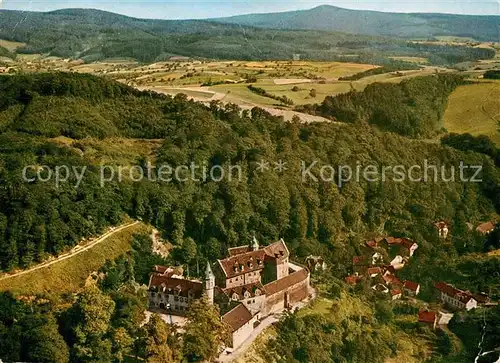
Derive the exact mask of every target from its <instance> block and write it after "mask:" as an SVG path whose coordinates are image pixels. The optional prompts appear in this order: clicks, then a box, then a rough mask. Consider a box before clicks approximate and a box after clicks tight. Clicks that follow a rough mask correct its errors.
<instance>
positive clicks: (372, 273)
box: [366, 267, 382, 278]
mask: <svg viewBox="0 0 500 363" xmlns="http://www.w3.org/2000/svg"><path fill="white" fill-rule="evenodd" d="M366 272H367V274H368V276H370V278H374V277H377V276H378V275H381V274H382V269H381V268H380V267H370V268H369V269H368V270H367V271H366Z"/></svg>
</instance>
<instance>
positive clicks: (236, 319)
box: [222, 304, 252, 332]
mask: <svg viewBox="0 0 500 363" xmlns="http://www.w3.org/2000/svg"><path fill="white" fill-rule="evenodd" d="M250 320H252V313H251V312H250V311H249V310H248V309H247V308H246V306H245V305H243V304H238V305H237V306H236V307H235V308H234V309H232V310H230V311H229V312H227V313H226V314H224V315H223V316H222V321H223V322H225V323H226V324H228V325H229V326H230V327H231V331H232V332H235V331H237V330H238V329H240V328H241V327H242V326H243V325H245V324H246V323H248V322H249V321H250Z"/></svg>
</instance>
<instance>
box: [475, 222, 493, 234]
mask: <svg viewBox="0 0 500 363" xmlns="http://www.w3.org/2000/svg"><path fill="white" fill-rule="evenodd" d="M494 229H495V223H494V222H492V221H490V222H486V223H482V224H480V225H479V226H477V228H476V231H478V232H480V233H489V232H491V231H493V230H494Z"/></svg>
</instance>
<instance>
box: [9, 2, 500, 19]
mask: <svg viewBox="0 0 500 363" xmlns="http://www.w3.org/2000/svg"><path fill="white" fill-rule="evenodd" d="M326 4H327V5H335V6H339V7H343V8H348V9H364V10H377V11H386V12H434V13H453V14H476V15H483V14H484V15H500V0H417V1H405V0H398V1H395V0H383V1H380V0H351V1H346V0H338V1H337V0H323V1H321V0H320V1H316V0H253V1H252V0H219V1H213V0H194V1H190V0H145V1H139V0H74V1H64V0H0V9H12V10H32V11H51V10H56V9H64V8H94V9H101V10H107V11H112V12H115V13H120V14H124V15H129V16H134V17H138V18H157V19H200V18H214V17H224V16H232V15H239V14H248V13H269V12H278V11H289V10H299V9H310V8H313V7H316V6H319V5H326Z"/></svg>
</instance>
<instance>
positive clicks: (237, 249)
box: [227, 246, 250, 256]
mask: <svg viewBox="0 0 500 363" xmlns="http://www.w3.org/2000/svg"><path fill="white" fill-rule="evenodd" d="M227 251H228V253H229V256H236V255H241V254H242V253H246V252H248V251H250V247H249V246H239V247H232V248H229V249H228V250H227Z"/></svg>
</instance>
